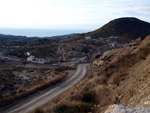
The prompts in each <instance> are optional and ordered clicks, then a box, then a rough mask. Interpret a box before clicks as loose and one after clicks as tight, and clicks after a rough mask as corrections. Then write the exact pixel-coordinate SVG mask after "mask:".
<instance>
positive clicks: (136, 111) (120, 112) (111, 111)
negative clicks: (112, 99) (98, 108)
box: [105, 105, 150, 113]
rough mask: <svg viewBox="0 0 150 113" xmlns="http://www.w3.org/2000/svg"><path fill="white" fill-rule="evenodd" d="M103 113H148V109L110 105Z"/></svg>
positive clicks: (149, 112) (149, 111)
mask: <svg viewBox="0 0 150 113" xmlns="http://www.w3.org/2000/svg"><path fill="white" fill-rule="evenodd" d="M105 113H150V108H134V107H129V106H123V105H111V106H109V107H108V108H107V110H106V111H105Z"/></svg>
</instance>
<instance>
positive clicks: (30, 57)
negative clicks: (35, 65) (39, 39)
mask: <svg viewBox="0 0 150 113" xmlns="http://www.w3.org/2000/svg"><path fill="white" fill-rule="evenodd" d="M34 60H35V56H29V57H28V58H27V62H32V61H34Z"/></svg>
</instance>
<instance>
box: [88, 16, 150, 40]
mask: <svg viewBox="0 0 150 113" xmlns="http://www.w3.org/2000/svg"><path fill="white" fill-rule="evenodd" d="M149 34H150V23H148V22H144V21H142V20H139V19H137V18H131V17H127V18H118V19H115V20H112V21H110V22H109V23H107V24H105V25H104V26H103V27H101V28H99V29H97V30H95V31H93V32H90V33H88V34H86V35H89V36H92V37H93V38H99V37H109V36H123V37H126V38H130V39H136V38H139V37H141V38H142V39H144V38H145V37H146V36H147V35H149Z"/></svg>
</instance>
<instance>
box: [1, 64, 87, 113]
mask: <svg viewBox="0 0 150 113" xmlns="http://www.w3.org/2000/svg"><path fill="white" fill-rule="evenodd" d="M87 65H88V64H80V65H78V67H77V71H76V72H75V74H74V75H73V76H71V77H70V78H69V79H67V80H65V81H63V82H62V83H60V84H58V85H56V86H55V87H53V88H50V89H48V90H45V91H41V92H39V93H38V92H37V93H38V94H37V95H34V96H31V97H29V98H27V99H23V101H21V102H19V103H17V104H15V105H13V106H11V107H9V108H7V109H5V110H2V111H1V113H26V112H29V111H31V110H34V109H35V108H37V107H39V106H41V105H43V104H45V103H47V102H50V101H52V100H53V99H54V98H56V97H58V96H59V95H60V94H62V93H64V92H65V91H67V90H68V89H69V88H71V87H72V86H74V85H75V84H77V83H78V82H79V81H80V80H82V79H83V78H84V77H85V75H86V66H87Z"/></svg>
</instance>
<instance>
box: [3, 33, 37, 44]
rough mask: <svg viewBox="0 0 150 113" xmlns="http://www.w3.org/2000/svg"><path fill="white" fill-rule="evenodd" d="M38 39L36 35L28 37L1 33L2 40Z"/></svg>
mask: <svg viewBox="0 0 150 113" xmlns="http://www.w3.org/2000/svg"><path fill="white" fill-rule="evenodd" d="M33 39H36V37H26V36H15V35H4V34H0V42H9V41H28V40H33Z"/></svg>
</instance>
